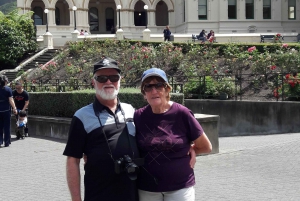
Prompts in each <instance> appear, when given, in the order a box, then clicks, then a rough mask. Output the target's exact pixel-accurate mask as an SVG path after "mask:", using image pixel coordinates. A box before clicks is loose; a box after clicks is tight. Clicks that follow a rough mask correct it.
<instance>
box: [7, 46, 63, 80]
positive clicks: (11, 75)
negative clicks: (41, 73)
mask: <svg viewBox="0 0 300 201" xmlns="http://www.w3.org/2000/svg"><path fill="white" fill-rule="evenodd" d="M56 52H57V49H51V50H47V52H45V53H44V54H42V55H40V56H39V57H37V58H35V59H34V60H33V61H31V62H30V63H28V64H27V65H26V66H23V67H22V69H21V70H19V71H17V72H6V73H5V74H4V75H6V76H7V78H8V80H9V81H12V80H14V79H16V77H17V74H18V73H19V72H20V71H24V72H25V71H27V70H28V69H32V68H36V67H37V65H41V64H45V63H47V62H48V61H50V60H51V59H53V57H54V56H55V54H56Z"/></svg>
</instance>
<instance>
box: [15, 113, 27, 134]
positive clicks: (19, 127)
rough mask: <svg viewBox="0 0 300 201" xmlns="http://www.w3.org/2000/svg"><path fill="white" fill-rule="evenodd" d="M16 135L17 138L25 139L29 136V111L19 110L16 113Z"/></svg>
mask: <svg viewBox="0 0 300 201" xmlns="http://www.w3.org/2000/svg"><path fill="white" fill-rule="evenodd" d="M16 120H17V122H16V136H17V139H25V137H28V127H27V112H26V111H22V110H18V113H17V115H16Z"/></svg>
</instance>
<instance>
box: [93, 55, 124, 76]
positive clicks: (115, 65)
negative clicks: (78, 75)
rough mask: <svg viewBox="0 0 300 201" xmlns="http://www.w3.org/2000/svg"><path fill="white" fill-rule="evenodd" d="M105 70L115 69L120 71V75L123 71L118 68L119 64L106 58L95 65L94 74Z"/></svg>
mask: <svg viewBox="0 0 300 201" xmlns="http://www.w3.org/2000/svg"><path fill="white" fill-rule="evenodd" d="M104 68H114V69H116V70H117V71H118V73H120V72H121V69H120V68H119V67H118V63H117V62H116V61H115V60H113V59H112V58H109V57H105V58H104V59H102V60H100V61H98V62H97V63H95V64H94V74H95V73H96V71H98V70H101V69H104Z"/></svg>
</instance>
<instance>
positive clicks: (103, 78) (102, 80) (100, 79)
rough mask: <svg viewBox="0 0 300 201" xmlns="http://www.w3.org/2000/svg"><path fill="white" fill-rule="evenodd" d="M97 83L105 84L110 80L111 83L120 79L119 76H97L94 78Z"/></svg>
mask: <svg viewBox="0 0 300 201" xmlns="http://www.w3.org/2000/svg"><path fill="white" fill-rule="evenodd" d="M94 79H95V80H97V82H100V83H105V82H107V80H110V81H111V82H118V81H119V79H120V75H99V76H95V77H94Z"/></svg>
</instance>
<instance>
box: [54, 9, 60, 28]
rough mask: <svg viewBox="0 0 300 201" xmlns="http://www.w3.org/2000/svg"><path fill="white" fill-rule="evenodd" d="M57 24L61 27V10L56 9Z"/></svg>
mask: <svg viewBox="0 0 300 201" xmlns="http://www.w3.org/2000/svg"><path fill="white" fill-rule="evenodd" d="M55 24H56V25H60V10H59V8H57V7H55Z"/></svg>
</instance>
